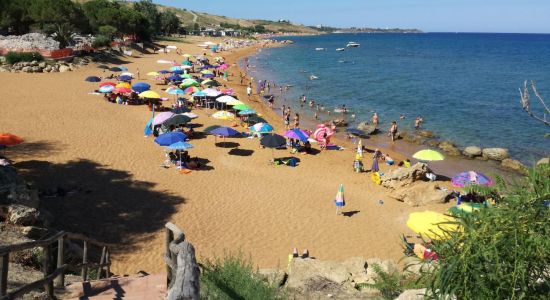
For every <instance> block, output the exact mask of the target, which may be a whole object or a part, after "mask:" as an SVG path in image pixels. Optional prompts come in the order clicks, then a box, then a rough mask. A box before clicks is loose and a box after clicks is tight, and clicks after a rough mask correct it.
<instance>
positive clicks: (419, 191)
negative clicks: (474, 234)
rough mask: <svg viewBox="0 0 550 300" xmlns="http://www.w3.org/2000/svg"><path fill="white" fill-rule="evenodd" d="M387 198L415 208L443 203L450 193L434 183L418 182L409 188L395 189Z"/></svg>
mask: <svg viewBox="0 0 550 300" xmlns="http://www.w3.org/2000/svg"><path fill="white" fill-rule="evenodd" d="M389 196H390V197H391V198H394V199H396V200H398V201H401V202H404V203H406V204H408V205H410V206H413V207H417V206H425V205H430V204H438V203H445V202H447V200H448V198H449V197H450V191H448V190H447V191H445V190H443V189H441V187H440V186H439V184H438V183H436V182H418V183H415V184H413V185H411V186H409V187H405V188H400V189H397V190H395V191H393V192H392V193H391V194H390V195H389Z"/></svg>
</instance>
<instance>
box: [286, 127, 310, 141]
mask: <svg viewBox="0 0 550 300" xmlns="http://www.w3.org/2000/svg"><path fill="white" fill-rule="evenodd" d="M285 136H286V137H287V138H291V139H295V140H300V141H302V142H307V140H308V138H309V134H308V133H307V132H305V131H303V130H302V129H300V128H294V129H291V130H289V131H287V132H286V133H285Z"/></svg>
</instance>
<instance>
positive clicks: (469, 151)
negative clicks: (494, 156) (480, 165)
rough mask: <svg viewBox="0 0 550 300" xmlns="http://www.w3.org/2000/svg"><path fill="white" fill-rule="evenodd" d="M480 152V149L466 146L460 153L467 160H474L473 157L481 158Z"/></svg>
mask: <svg viewBox="0 0 550 300" xmlns="http://www.w3.org/2000/svg"><path fill="white" fill-rule="evenodd" d="M481 152H482V151H481V148H480V147H478V146H468V147H466V148H464V151H462V154H464V156H466V157H469V158H475V157H478V156H481Z"/></svg>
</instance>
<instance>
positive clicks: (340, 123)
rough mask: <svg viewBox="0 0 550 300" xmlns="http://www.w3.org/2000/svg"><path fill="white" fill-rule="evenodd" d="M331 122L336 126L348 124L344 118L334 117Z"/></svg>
mask: <svg viewBox="0 0 550 300" xmlns="http://www.w3.org/2000/svg"><path fill="white" fill-rule="evenodd" d="M332 124H334V126H336V127H346V126H348V122H347V121H346V120H344V119H334V120H332Z"/></svg>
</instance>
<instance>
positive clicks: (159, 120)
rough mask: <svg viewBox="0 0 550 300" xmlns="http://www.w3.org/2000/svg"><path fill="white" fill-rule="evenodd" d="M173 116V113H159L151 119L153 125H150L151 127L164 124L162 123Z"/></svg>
mask: <svg viewBox="0 0 550 300" xmlns="http://www.w3.org/2000/svg"><path fill="white" fill-rule="evenodd" d="M173 115H174V113H172V112H169V111H165V112H161V113H159V114H158V115H156V116H155V117H154V118H153V123H152V124H153V126H156V125H159V124H162V123H164V121H166V120H168V119H170V118H171V117H172V116H173Z"/></svg>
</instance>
